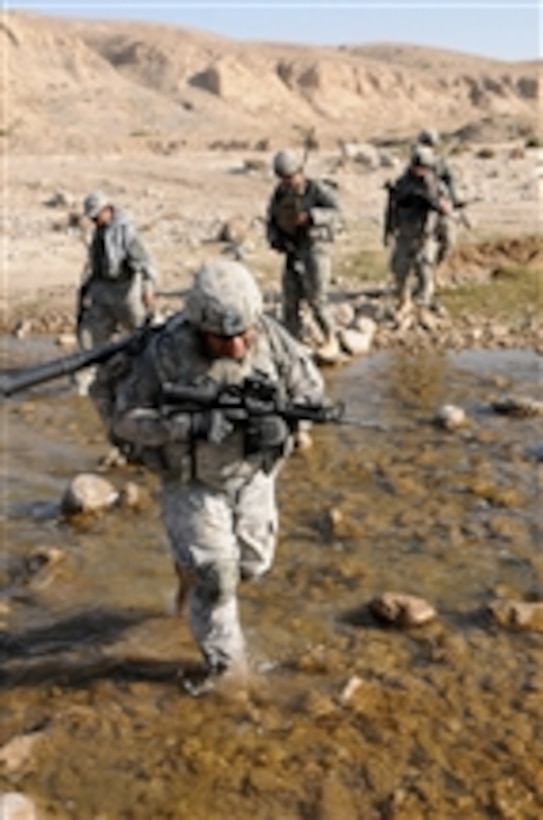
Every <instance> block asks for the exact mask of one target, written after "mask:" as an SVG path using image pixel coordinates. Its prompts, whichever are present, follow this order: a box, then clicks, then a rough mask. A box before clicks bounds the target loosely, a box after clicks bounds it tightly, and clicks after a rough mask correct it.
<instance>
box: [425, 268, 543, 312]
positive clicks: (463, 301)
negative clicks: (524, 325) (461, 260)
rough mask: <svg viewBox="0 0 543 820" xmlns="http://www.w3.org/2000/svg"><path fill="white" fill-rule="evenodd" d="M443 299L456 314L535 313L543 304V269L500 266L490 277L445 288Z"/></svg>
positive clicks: (447, 306)
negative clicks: (456, 286)
mask: <svg viewBox="0 0 543 820" xmlns="http://www.w3.org/2000/svg"><path fill="white" fill-rule="evenodd" d="M441 299H442V302H443V304H444V305H445V307H446V308H447V310H448V311H449V312H450V314H451V315H452V316H453V317H455V316H456V317H460V316H463V315H465V313H466V312H469V313H474V314H478V315H484V316H487V317H496V318H503V319H511V318H515V317H520V316H534V315H537V314H538V313H541V309H542V307H543V271H541V270H539V269H526V268H521V267H500V268H497V269H496V270H495V271H494V273H493V275H492V276H491V278H490V279H488V280H487V281H485V282H474V283H473V284H467V285H462V286H461V287H458V288H454V289H451V290H445V291H443V292H442V294H441Z"/></svg>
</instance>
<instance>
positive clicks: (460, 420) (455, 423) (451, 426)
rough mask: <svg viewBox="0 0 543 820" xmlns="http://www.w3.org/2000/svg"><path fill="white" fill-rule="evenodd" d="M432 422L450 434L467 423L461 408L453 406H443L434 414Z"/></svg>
mask: <svg viewBox="0 0 543 820" xmlns="http://www.w3.org/2000/svg"><path fill="white" fill-rule="evenodd" d="M434 422H435V424H437V426H438V427H442V428H443V429H444V430H449V431H450V432H452V431H454V430H459V429H460V428H461V427H464V426H465V425H466V423H467V417H466V413H465V411H464V410H463V408H462V407H457V406H456V405H454V404H444V405H443V406H442V407H440V408H439V410H438V411H437V413H436V414H435V416H434Z"/></svg>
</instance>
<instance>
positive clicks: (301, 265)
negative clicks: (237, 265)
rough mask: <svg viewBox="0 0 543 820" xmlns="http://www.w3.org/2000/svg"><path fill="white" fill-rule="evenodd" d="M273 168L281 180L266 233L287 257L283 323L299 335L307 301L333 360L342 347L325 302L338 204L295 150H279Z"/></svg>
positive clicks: (327, 354)
mask: <svg viewBox="0 0 543 820" xmlns="http://www.w3.org/2000/svg"><path fill="white" fill-rule="evenodd" d="M273 167H274V171H275V174H276V176H277V177H278V178H279V180H280V181H279V184H278V185H277V186H276V188H275V190H274V192H273V194H272V197H271V199H270V201H269V204H268V210H267V219H266V235H267V239H268V243H269V245H270V247H272V248H273V249H274V250H276V251H278V252H279V253H282V254H284V255H285V265H284V268H283V276H282V304H283V323H284V325H285V327H286V328H287V329H288V330H289V331H290V333H291V334H292V335H293V336H295V337H296V338H301V335H302V323H301V316H300V311H301V306H302V302H303V301H304V300H305V302H306V303H307V304H308V306H309V308H310V309H311V311H312V313H313V316H314V318H315V320H316V322H317V325H318V326H319V328H320V330H321V331H322V334H323V336H324V340H325V341H324V345H323V346H322V347H321V348H320V349H319V356H320V357H321V358H322V359H324V360H332V361H333V360H335V358H336V357H337V356H338V354H339V345H338V341H337V336H336V333H335V328H334V323H333V320H332V317H331V316H330V311H329V308H328V304H327V302H328V288H329V284H330V280H331V275H332V257H331V250H332V243H333V241H334V229H335V227H336V224H337V222H338V219H339V217H340V209H339V204H338V201H337V199H336V197H335V196H334V195H333V193H332V192H331V191H330V190H329V189H328V188H327V187H325V186H324V185H323V184H322V183H320V182H318V181H316V180H313V179H308V178H306V176H305V173H304V170H303V167H302V162H301V160H300V159H299V157H298V156H297V155H296V154H295V153H293V152H291V151H279V153H278V154H276V156H275V158H274V163H273Z"/></svg>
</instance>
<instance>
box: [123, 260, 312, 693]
mask: <svg viewBox="0 0 543 820" xmlns="http://www.w3.org/2000/svg"><path fill="white" fill-rule="evenodd" d="M251 376H259V377H261V376H266V377H267V378H269V379H270V380H271V381H272V382H273V383H274V384H276V385H277V386H278V388H279V390H280V393H281V394H282V395H283V396H284V397H285V400H289V399H292V400H297V401H306V400H307V401H320V400H321V399H322V397H323V382H322V378H321V376H320V373H319V371H318V369H317V368H316V366H315V365H314V363H313V362H312V360H311V358H310V354H309V353H308V351H307V350H306V348H305V347H303V346H302V345H300V344H299V343H298V342H297V341H296V340H295V339H293V338H292V337H291V336H290V335H289V334H288V333H287V331H286V330H285V329H284V328H283V327H282V326H281V325H280V324H279V323H278V322H276V321H275V320H274V319H272V318H271V317H268V316H266V315H264V314H263V309H262V297H261V293H260V291H259V289H258V286H257V284H256V282H255V280H254V278H253V277H252V275H251V274H250V272H249V271H248V270H247V268H245V267H244V266H243V265H241V264H240V263H238V262H233V261H229V260H228V261H227V260H220V261H217V262H213V263H210V264H207V265H204V266H203V267H202V268H201V269H200V270H199V271H198V272H197V274H196V276H195V279H194V283H193V286H192V288H191V289H190V291H189V294H188V296H187V300H186V305H185V310H184V311H183V312H181V313H179V314H177V315H176V316H174V317H173V318H172V319H170V320H169V321H168V322H167V323H166V325H164V326H163V327H162V328H161V329H158V330H155V331H154V332H153V334H152V336H151V339H150V342H149V344H148V346H147V347H146V348H145V350H144V352H143V354H142V355H140V356H138V357H137V359H136V361H135V362H134V363H133V367H132V370H131V372H130V373H129V375H127V376H126V377H125V379H124V380H123V381H121V382H120V383H119V385H118V387H117V393H116V401H115V406H114V410H113V418H112V430H113V432H114V434H115V435H116V436H117V437H118V438H119V439H124V440H125V441H128V442H131V443H133V444H134V445H137V446H138V447H139V448H140V451H141V454H142V459H143V460H144V461H145V463H147V464H148V466H150V467H152V468H154V469H155V470H157V471H158V472H159V473H160V474H161V476H162V509H163V519H164V523H165V526H166V529H167V532H168V536H169V540H170V543H171V548H172V551H173V555H174V559H175V563H176V567H177V571H178V575H179V582H180V592H179V595H178V603H179V605H181V604H182V601H183V598H184V593H185V592H186V593H187V601H188V609H189V623H190V628H191V631H192V634H193V636H194V638H195V641H196V642H197V644H198V646H199V648H200V650H201V652H202V654H203V656H204V659H205V662H206V668H207V678H206V680H205V682H204V684H203V687H204V688H207V687H208V686H209V685H213V684H214V682H216V681H217V680H218V678H221V679H222V680H224V679H225V678H224V677H223V676H226V680H228V679H229V678H233V679H234V680H236V679H237V678H238V677H239V676H240V675H243V674H244V673H245V671H246V670H245V664H246V654H245V641H244V638H243V634H242V630H241V626H240V621H239V614H238V601H237V587H238V582H239V581H240V580H246V579H252V578H259V577H260V576H262V575H263V574H264V573H265V572H266V571H267V570H269V568H270V566H271V564H272V562H273V558H274V551H275V542H276V535H277V524H278V514H277V507H276V502H275V482H276V476H277V473H278V470H279V468H280V466H281V465H282V463H283V462H284V459H285V457H286V456H287V455H288V453H289V452H290V450H291V449H292V433H293V430H292V428H290V427H287V425H286V423H285V421H284V420H283V419H282V417H281V416H278V415H273V414H272V415H267V416H265V417H258V416H255V417H253V418H252V419H249V420H248V421H247V420H245V421H244V422H239V421H236V420H235V419H232V418H230V417H228V413H227V411H222V410H219V409H214V410H211V409H208V410H198V411H197V412H193V413H188V412H180V411H176V412H174V413H173V415H170V414H165V413H164V412H162V411H161V386H162V385H164V384H165V383H166V382H169V383H174V384H175V385H179V386H199V385H200V386H201V385H209V384H212V385H219V386H220V385H238V386H242V385H243V384H244V381H245V380H246V379H247V378H248V377H251ZM187 688H190V685H188V686H187ZM191 691H193V693H195V694H198V693H199V691H201V689H200V688H195V687H194V685H193V686H192V689H191Z"/></svg>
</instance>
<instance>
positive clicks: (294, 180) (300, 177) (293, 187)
mask: <svg viewBox="0 0 543 820" xmlns="http://www.w3.org/2000/svg"><path fill="white" fill-rule="evenodd" d="M304 184H305V177H304V172H303V171H297V172H296V173H295V174H292V176H289V177H281V185H282V186H283V187H284V188H288V189H289V190H290V191H295V192H296V193H302V192H303V190H304Z"/></svg>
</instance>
